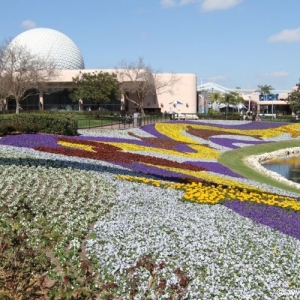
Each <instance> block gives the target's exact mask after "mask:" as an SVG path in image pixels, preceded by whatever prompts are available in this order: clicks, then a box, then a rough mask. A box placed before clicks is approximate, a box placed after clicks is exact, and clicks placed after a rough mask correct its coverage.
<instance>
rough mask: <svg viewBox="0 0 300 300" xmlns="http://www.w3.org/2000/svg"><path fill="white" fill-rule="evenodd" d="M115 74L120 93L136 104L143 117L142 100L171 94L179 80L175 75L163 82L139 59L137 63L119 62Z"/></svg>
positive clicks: (158, 75)
mask: <svg viewBox="0 0 300 300" xmlns="http://www.w3.org/2000/svg"><path fill="white" fill-rule="evenodd" d="M116 73H117V75H118V78H119V80H120V81H121V85H120V91H121V93H122V94H123V96H124V98H125V99H126V100H128V101H130V102H132V103H135V104H137V105H138V107H139V108H140V111H141V114H142V115H145V112H144V100H145V98H146V97H147V96H148V95H154V96H157V95H159V94H163V93H170V94H173V89H174V85H175V84H176V83H177V82H178V81H179V80H180V78H179V77H177V76H176V75H175V74H171V75H170V77H169V79H168V80H164V79H163V77H162V74H161V73H159V72H158V71H155V70H153V69H152V67H151V66H149V65H147V64H146V63H145V62H144V59H143V58H141V57H140V58H139V59H138V61H137V62H128V61H122V62H120V63H119V65H118V67H117V68H116ZM133 98H134V99H133ZM136 99H137V100H136Z"/></svg>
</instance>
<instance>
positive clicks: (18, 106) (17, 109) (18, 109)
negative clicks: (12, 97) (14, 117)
mask: <svg viewBox="0 0 300 300" xmlns="http://www.w3.org/2000/svg"><path fill="white" fill-rule="evenodd" d="M19 113H20V101H19V100H17V99H16V114H19Z"/></svg>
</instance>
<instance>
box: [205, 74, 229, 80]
mask: <svg viewBox="0 0 300 300" xmlns="http://www.w3.org/2000/svg"><path fill="white" fill-rule="evenodd" d="M226 79H227V78H226V77H225V76H223V75H217V76H213V77H210V78H209V81H212V82H219V81H225V80H226Z"/></svg>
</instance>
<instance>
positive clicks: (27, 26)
mask: <svg viewBox="0 0 300 300" xmlns="http://www.w3.org/2000/svg"><path fill="white" fill-rule="evenodd" d="M21 26H22V27H23V28H25V29H32V28H35V27H36V24H35V22H33V21H31V20H25V21H23V22H22V24H21Z"/></svg>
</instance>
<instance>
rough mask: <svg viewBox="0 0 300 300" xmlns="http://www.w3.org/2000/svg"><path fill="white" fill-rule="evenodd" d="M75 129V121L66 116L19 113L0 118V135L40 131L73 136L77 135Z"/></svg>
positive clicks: (76, 127) (76, 126)
mask: <svg viewBox="0 0 300 300" xmlns="http://www.w3.org/2000/svg"><path fill="white" fill-rule="evenodd" d="M77 129H78V124H77V121H76V120H74V119H73V118H69V117H66V116H61V117H59V116H53V115H42V114H30V115H27V114H26V115H22V114H21V115H13V116H12V117H11V118H9V119H4V120H3V119H2V120H0V135H6V134H11V133H37V132H40V133H52V134H59V135H69V136H74V135H77Z"/></svg>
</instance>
